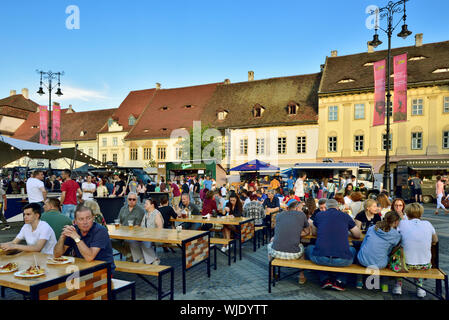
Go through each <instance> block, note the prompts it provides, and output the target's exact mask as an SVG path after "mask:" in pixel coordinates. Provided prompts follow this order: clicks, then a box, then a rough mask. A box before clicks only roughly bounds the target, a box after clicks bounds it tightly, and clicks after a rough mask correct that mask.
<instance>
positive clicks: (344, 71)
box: [317, 34, 449, 172]
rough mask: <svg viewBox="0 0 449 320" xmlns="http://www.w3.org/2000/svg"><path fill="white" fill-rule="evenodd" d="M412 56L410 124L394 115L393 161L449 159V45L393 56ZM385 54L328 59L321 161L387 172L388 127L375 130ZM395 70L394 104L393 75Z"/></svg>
mask: <svg viewBox="0 0 449 320" xmlns="http://www.w3.org/2000/svg"><path fill="white" fill-rule="evenodd" d="M403 53H408V92H407V121H405V122H400V123H393V118H392V117H391V118H390V120H391V122H390V123H391V127H390V129H391V140H392V144H391V146H390V161H391V163H392V168H394V166H395V165H394V164H395V162H397V161H399V160H405V159H429V158H431V159H447V158H448V156H449V41H446V42H440V43H430V44H422V34H418V35H417V36H416V43H415V46H411V47H402V48H396V49H393V50H392V57H393V56H396V55H400V54H403ZM386 56H387V51H385V50H383V51H378V52H374V51H373V50H372V48H369V50H368V52H365V53H360V54H355V55H347V56H341V57H339V56H338V55H337V52H336V51H333V52H332V56H331V57H327V58H326V64H325V67H324V70H323V77H322V80H321V84H320V89H319V93H318V94H319V128H320V134H319V144H318V151H317V159H318V160H322V159H324V158H332V159H334V161H345V162H346V161H348V162H367V163H370V164H372V165H373V166H374V170H375V172H383V169H384V164H385V148H386V146H387V137H386V126H376V127H373V126H372V124H373V113H374V109H373V108H374V73H373V63H374V62H376V61H379V60H382V59H385V58H386ZM393 73H394V72H393V68H392V70H391V93H392V95H393V97H392V99H391V101H394V100H393V99H394V91H393V89H394V86H393V83H394V75H393Z"/></svg>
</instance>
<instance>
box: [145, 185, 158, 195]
mask: <svg viewBox="0 0 449 320" xmlns="http://www.w3.org/2000/svg"><path fill="white" fill-rule="evenodd" d="M145 188H146V189H147V191H146V192H147V193H148V192H154V191H155V190H156V186H155V185H154V184H152V183H148V184H147V185H146V186H145Z"/></svg>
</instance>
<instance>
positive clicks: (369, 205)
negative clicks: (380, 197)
mask: <svg viewBox="0 0 449 320" xmlns="http://www.w3.org/2000/svg"><path fill="white" fill-rule="evenodd" d="M381 220H382V219H381V218H380V215H379V208H378V206H377V201H376V200H374V199H368V200H366V201H365V204H364V211H362V212H360V213H359V214H358V215H356V216H355V219H354V221H355V224H356V225H357V227H359V228H360V230H362V233H366V232H367V231H368V229H369V228H370V227H371V226H374V225H376V224H377V223H378V222H379V221H381Z"/></svg>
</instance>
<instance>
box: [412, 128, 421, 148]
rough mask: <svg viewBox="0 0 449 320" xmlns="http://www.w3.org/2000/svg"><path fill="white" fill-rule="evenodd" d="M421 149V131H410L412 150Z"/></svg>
mask: <svg viewBox="0 0 449 320" xmlns="http://www.w3.org/2000/svg"><path fill="white" fill-rule="evenodd" d="M420 149H422V132H412V150H420Z"/></svg>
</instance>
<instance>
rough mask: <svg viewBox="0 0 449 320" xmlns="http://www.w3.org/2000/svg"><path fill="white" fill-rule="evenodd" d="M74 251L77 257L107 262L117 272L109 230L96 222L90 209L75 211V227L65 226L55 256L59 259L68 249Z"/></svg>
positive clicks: (79, 208) (81, 208)
mask: <svg viewBox="0 0 449 320" xmlns="http://www.w3.org/2000/svg"><path fill="white" fill-rule="evenodd" d="M70 248H72V249H74V252H75V257H77V258H82V259H85V260H86V261H87V262H90V261H93V260H99V261H105V262H108V263H110V264H111V272H112V273H113V272H114V270H115V264H114V257H113V256H112V245H111V240H110V239H109V234H108V230H107V229H106V228H105V227H103V226H101V225H99V224H98V223H96V222H94V215H93V213H92V211H91V210H90V209H89V208H86V207H83V206H80V207H78V208H77V209H76V211H75V226H73V225H72V226H65V227H64V230H63V231H62V234H61V237H60V238H59V241H58V243H57V244H56V246H55V248H54V251H53V254H54V256H55V258H59V257H60V256H62V255H63V254H64V252H66V251H67V250H68V249H70Z"/></svg>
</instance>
